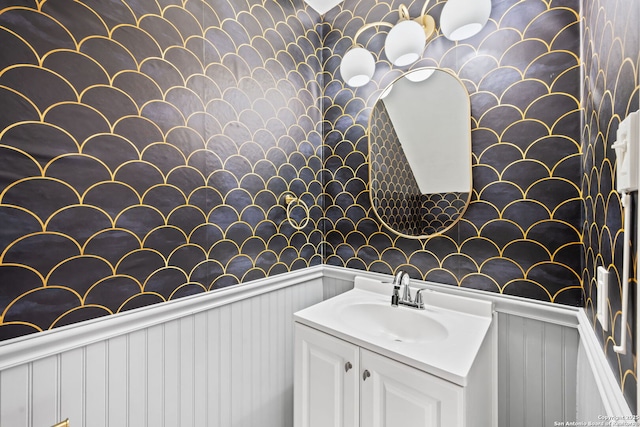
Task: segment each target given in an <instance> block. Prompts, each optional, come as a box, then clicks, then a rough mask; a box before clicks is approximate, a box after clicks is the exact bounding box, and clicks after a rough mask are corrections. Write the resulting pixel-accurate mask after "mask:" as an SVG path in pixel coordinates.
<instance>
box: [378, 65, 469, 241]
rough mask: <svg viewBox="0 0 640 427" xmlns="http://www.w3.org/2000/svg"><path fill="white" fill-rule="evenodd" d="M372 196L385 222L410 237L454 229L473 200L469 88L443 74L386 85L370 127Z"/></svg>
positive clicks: (427, 71)
mask: <svg viewBox="0 0 640 427" xmlns="http://www.w3.org/2000/svg"><path fill="white" fill-rule="evenodd" d="M369 156H370V157H369V160H370V177H369V178H370V196H371V202H372V206H373V208H374V211H375V213H376V215H377V216H378V218H379V219H380V220H381V221H382V222H383V224H384V225H385V226H386V227H387V228H389V229H390V230H391V231H393V232H395V233H397V234H400V235H403V236H407V237H417V238H422V237H429V236H433V235H436V234H440V233H442V232H444V231H446V230H447V229H449V228H450V227H452V226H453V225H454V224H455V223H456V222H457V221H458V220H459V219H460V217H461V216H462V214H463V213H464V211H465V209H466V207H467V205H468V203H469V199H470V196H471V188H472V187H471V118H470V103H469V96H468V94H467V91H466V88H465V87H464V85H463V84H462V82H461V81H460V80H458V78H457V77H455V76H454V75H452V74H450V73H448V72H446V71H444V70H439V69H436V68H419V69H416V70H411V71H409V72H407V73H405V74H404V75H403V76H401V77H400V78H398V79H397V80H396V81H394V82H393V83H392V84H391V85H389V87H387V88H386V89H385V90H384V91H383V92H382V95H381V96H380V99H379V100H378V101H377V102H376V104H375V105H374V108H373V110H372V114H371V119H370V122H369Z"/></svg>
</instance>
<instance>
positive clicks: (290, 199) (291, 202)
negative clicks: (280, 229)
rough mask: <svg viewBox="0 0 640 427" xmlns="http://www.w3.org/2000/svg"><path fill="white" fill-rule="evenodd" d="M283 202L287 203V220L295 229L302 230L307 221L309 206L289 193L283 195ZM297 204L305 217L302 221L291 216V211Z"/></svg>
mask: <svg viewBox="0 0 640 427" xmlns="http://www.w3.org/2000/svg"><path fill="white" fill-rule="evenodd" d="M284 203H285V204H286V205H287V220H288V221H289V223H290V224H291V226H292V227H293V228H295V229H296V230H302V229H303V228H305V227H306V226H307V224H308V223H309V217H310V214H309V206H307V204H306V203H305V202H304V201H303V200H302V199H300V198H299V197H296V196H294V195H293V194H290V193H287V194H285V195H284ZM298 206H299V207H301V208H302V209H303V210H304V213H305V217H304V220H303V221H302V222H298V221H296V220H294V219H293V218H292V217H291V212H292V211H293V209H294V208H295V207H298Z"/></svg>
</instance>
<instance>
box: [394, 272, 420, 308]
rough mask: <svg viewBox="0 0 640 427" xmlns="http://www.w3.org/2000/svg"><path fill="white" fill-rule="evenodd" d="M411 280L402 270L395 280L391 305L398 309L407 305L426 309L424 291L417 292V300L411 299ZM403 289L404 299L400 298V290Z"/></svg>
mask: <svg viewBox="0 0 640 427" xmlns="http://www.w3.org/2000/svg"><path fill="white" fill-rule="evenodd" d="M410 280H411V278H410V277H409V274H407V273H406V272H404V271H402V270H400V271H398V273H397V274H396V276H395V277H394V279H393V295H391V305H392V306H393V307H397V306H398V305H406V306H408V307H413V308H418V309H420V310H422V309H424V302H423V300H422V289H418V291H417V292H416V297H415V300H413V299H412V298H411V288H410V285H409V282H410ZM401 287H402V288H403V289H402V298H400V288H401Z"/></svg>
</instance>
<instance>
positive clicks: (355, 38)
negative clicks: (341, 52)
mask: <svg viewBox="0 0 640 427" xmlns="http://www.w3.org/2000/svg"><path fill="white" fill-rule="evenodd" d="M374 27H389V28H393V24H390V23H388V22H384V21H378V22H372V23H370V24H366V25H364V26H363V27H362V28H360V29H359V30H358V31H356V35H355V36H353V45H354V46H357V45H358V37H360V35H361V34H362V33H364V32H365V31H367V30H368V29H370V28H374Z"/></svg>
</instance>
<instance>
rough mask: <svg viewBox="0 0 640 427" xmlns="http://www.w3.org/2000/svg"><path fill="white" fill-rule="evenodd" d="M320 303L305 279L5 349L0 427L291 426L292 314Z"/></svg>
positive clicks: (289, 277)
mask: <svg viewBox="0 0 640 427" xmlns="http://www.w3.org/2000/svg"><path fill="white" fill-rule="evenodd" d="M322 299H323V286H322V269H319V268H315V269H309V270H308V271H305V272H298V273H290V274H286V275H282V277H279V276H278V277H275V278H272V279H268V280H261V281H257V282H253V283H251V284H248V285H243V286H237V287H234V288H232V289H226V290H223V291H221V292H217V293H211V294H206V295H200V296H196V297H191V298H186V299H184V300H179V301H176V302H173V303H167V304H164V305H163V306H157V307H149V308H146V309H143V310H138V311H136V312H131V313H124V314H122V315H117V316H113V318H110V319H100V320H97V321H93V322H87V324H84V325H81V326H75V327H70V328H65V329H62V328H61V329H60V330H54V331H49V332H44V333H41V334H38V336H33V337H25V338H22V339H18V340H13V341H12V342H5V343H3V344H2V345H1V346H0V426H2V427H23V426H25V427H26V426H29V427H31V426H33V427H46V426H51V425H53V424H55V423H56V422H58V421H61V420H63V419H65V418H69V419H70V424H71V426H73V427H81V426H87V427H101V426H113V427H116V426H117V427H125V426H129V427H143V426H149V427H161V426H164V427H178V426H183V427H186V426H207V427H214V426H219V427H232V426H233V427H243V426H246V427H256V426H264V427H287V426H291V425H292V419H293V406H292V405H293V320H292V314H293V313H294V312H295V311H297V310H300V309H302V308H304V307H307V306H309V305H311V304H315V303H317V302H320V301H321V300H322Z"/></svg>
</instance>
